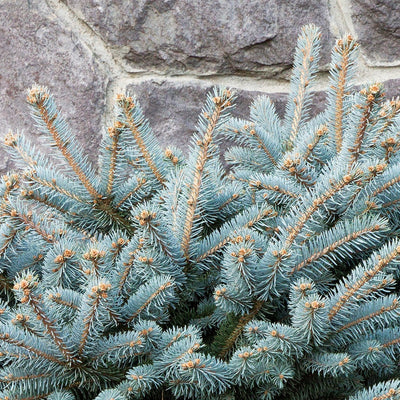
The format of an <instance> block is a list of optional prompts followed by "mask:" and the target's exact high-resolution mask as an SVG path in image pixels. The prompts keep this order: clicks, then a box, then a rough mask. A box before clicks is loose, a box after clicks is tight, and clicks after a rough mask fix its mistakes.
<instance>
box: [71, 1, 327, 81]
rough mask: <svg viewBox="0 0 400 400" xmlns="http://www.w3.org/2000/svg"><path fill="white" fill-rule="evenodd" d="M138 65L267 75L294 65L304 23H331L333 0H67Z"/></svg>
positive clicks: (325, 43) (181, 70)
mask: <svg viewBox="0 0 400 400" xmlns="http://www.w3.org/2000/svg"><path fill="white" fill-rule="evenodd" d="M63 2H64V3H66V4H67V5H68V6H69V7H71V8H72V9H73V10H74V11H75V12H76V14H77V15H78V16H79V17H80V18H82V19H83V20H85V21H86V22H87V23H88V24H89V25H90V26H91V27H92V28H93V30H94V31H95V32H97V33H98V34H99V35H101V37H102V38H103V39H104V40H105V41H107V42H108V43H109V44H110V45H111V46H112V47H113V48H114V50H115V51H117V50H119V51H121V50H123V51H124V52H125V59H126V60H127V61H129V63H130V64H131V65H132V66H133V67H135V68H143V69H146V70H148V69H150V70H151V69H154V68H156V69H157V70H162V71H167V72H169V73H184V72H190V71H194V72H196V73H201V74H213V73H218V74H221V73H222V74H226V73H233V72H234V73H241V74H250V75H251V74H261V75H264V76H272V75H274V74H276V73H278V72H281V71H283V70H285V69H287V68H288V66H289V65H290V63H291V62H292V59H293V46H294V44H295V43H296V39H297V36H298V34H299V31H300V27H301V26H302V25H304V24H306V23H311V22H314V23H317V24H318V25H320V26H322V27H324V38H323V43H322V48H323V51H322V52H323V54H324V61H327V60H328V57H327V56H329V52H330V51H329V48H330V45H331V42H332V38H331V34H330V32H329V8H328V1H327V0H292V1H290V2H288V1H280V0H263V1H260V0H236V1H230V0H216V1H214V0H213V1H211V0H192V1H187V0H141V1H125V0H87V1H84V2H82V1H80V0H63Z"/></svg>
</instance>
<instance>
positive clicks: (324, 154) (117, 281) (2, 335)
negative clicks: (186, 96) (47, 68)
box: [0, 25, 400, 400]
mask: <svg viewBox="0 0 400 400" xmlns="http://www.w3.org/2000/svg"><path fill="white" fill-rule="evenodd" d="M320 36H321V35H320V32H319V30H318V29H317V28H316V27H315V26H313V25H309V26H306V27H304V28H303V29H302V32H301V34H300V36H299V39H298V43H297V48H296V51H295V58H294V71H293V75H292V79H291V90H290V94H289V98H288V102H287V107H286V112H285V115H284V117H283V119H281V118H279V117H278V115H277V113H276V111H275V108H274V105H273V103H272V102H271V101H270V100H269V99H268V98H267V97H265V96H261V97H259V98H257V99H256V100H255V101H254V102H253V104H252V105H251V107H250V116H249V119H248V120H242V119H237V118H232V117H231V116H230V111H231V109H232V107H233V104H234V100H235V95H234V93H233V92H232V91H231V90H228V89H217V88H216V89H214V90H213V91H212V92H211V93H210V94H209V95H208V96H207V100H206V104H205V106H204V109H203V111H202V113H201V114H200V116H199V119H198V123H197V127H196V133H195V135H194V137H193V138H192V141H191V146H190V154H189V156H188V157H185V156H184V155H183V153H182V152H181V151H180V150H179V149H177V148H175V147H173V146H170V147H167V148H166V149H162V148H161V146H160V145H159V144H158V142H157V140H156V137H155V135H154V134H153V132H152V130H151V128H150V126H149V123H148V121H147V120H146V119H145V117H144V116H143V113H142V109H141V107H140V104H139V102H138V101H137V99H136V98H132V97H130V96H128V95H118V96H117V98H116V101H115V121H114V123H113V125H112V126H111V127H109V128H108V130H107V132H106V134H105V135H104V138H103V141H102V144H101V151H100V156H99V168H98V170H97V169H95V168H94V167H93V166H92V165H91V164H90V162H89V161H88V159H87V157H86V156H85V155H84V154H83V152H82V150H81V147H80V146H79V144H78V142H77V140H76V138H75V136H74V135H73V133H72V132H71V130H70V129H69V127H68V125H67V123H66V122H65V120H64V118H63V116H62V114H61V112H60V111H59V109H58V108H57V106H56V105H55V102H54V99H53V96H52V95H51V94H50V93H49V92H48V90H47V89H46V88H43V87H39V86H35V87H33V88H32V89H31V90H30V91H29V94H28V98H27V100H28V102H29V104H30V107H31V112H32V115H33V118H34V120H35V123H36V126H37V127H38V129H39V131H40V132H41V134H42V137H43V139H44V140H43V143H42V145H41V146H42V148H41V150H38V149H37V148H36V147H35V146H33V145H32V144H31V143H30V142H29V140H28V139H27V138H26V137H24V136H23V135H18V134H14V133H9V134H8V135H7V136H6V138H5V145H6V146H7V148H8V149H9V151H10V152H11V154H12V155H13V157H14V160H15V162H16V163H18V165H19V167H20V169H19V170H18V171H17V172H14V173H12V172H10V173H8V174H7V175H5V176H3V180H2V183H1V186H0V195H1V203H0V214H1V217H0V218H1V225H0V231H1V232H0V288H1V298H0V399H1V400H6V399H7V400H34V399H48V400H74V399H75V400H81V399H96V400H112V399H113V400H126V399H165V400H167V399H207V400H211V399H215V400H217V399H220V400H224V399H225V400H228V399H265V400H266V399H278V400H283V399H285V400H303V399H304V400H309V399H319V400H321V399H325V400H328V399H347V400H364V399H368V400H383V399H400V365H399V359H400V302H399V276H400V273H399V271H400V269H399V268H400V265H399V264H400V240H399V228H400V208H399V204H400V155H399V149H400V134H399V132H400V116H399V113H400V102H399V100H391V101H388V100H386V99H385V96H384V88H383V86H382V85H381V84H380V83H375V82H371V83H370V84H368V85H366V86H364V87H362V88H361V90H354V89H353V86H352V83H353V77H354V75H355V71H356V61H357V51H358V44H357V43H356V41H355V40H354V39H353V38H352V37H351V36H350V35H347V36H345V37H344V38H342V39H340V40H338V41H337V43H336V45H335V47H334V49H333V51H332V62H331V68H330V87H329V89H328V91H327V100H326V109H325V111H323V112H321V113H320V114H317V115H312V114H311V102H312V96H313V93H312V91H311V89H312V83H313V80H314V78H315V75H316V73H317V70H318V61H319V50H320V45H319V43H320ZM224 138H230V139H233V140H234V141H235V142H236V146H235V147H232V148H231V149H230V150H229V151H228V152H227V153H226V154H225V157H226V160H227V162H228V163H230V166H231V168H230V171H229V172H228V171H227V170H226V169H225V167H224V166H223V164H222V163H221V161H220V153H219V147H218V146H219V143H220V141H222V140H224ZM54 149H55V150H54ZM43 154H47V156H43ZM97 171H98V172H97Z"/></svg>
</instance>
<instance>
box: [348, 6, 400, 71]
mask: <svg viewBox="0 0 400 400" xmlns="http://www.w3.org/2000/svg"><path fill="white" fill-rule="evenodd" d="M352 17H353V21H354V25H355V28H356V32H357V36H358V39H359V41H360V43H361V46H362V47H361V49H362V51H363V53H364V54H365V56H366V59H367V60H368V62H369V63H370V64H380V63H382V62H384V63H385V62H388V63H394V62H396V61H397V62H398V64H400V2H399V1H398V0H395V1H394V0H378V1H377V0H352Z"/></svg>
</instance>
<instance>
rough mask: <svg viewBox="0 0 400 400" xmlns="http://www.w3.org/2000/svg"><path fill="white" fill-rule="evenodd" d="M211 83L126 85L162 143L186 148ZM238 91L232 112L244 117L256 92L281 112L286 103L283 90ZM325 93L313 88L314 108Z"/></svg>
mask: <svg viewBox="0 0 400 400" xmlns="http://www.w3.org/2000/svg"><path fill="white" fill-rule="evenodd" d="M211 88H212V86H210V85H203V84H199V83H197V82H182V83H181V82H168V81H165V80H164V81H162V80H161V81H155V80H149V81H146V82H143V83H141V84H135V85H129V86H128V87H127V90H128V92H129V93H132V94H135V96H136V97H137V99H138V100H139V103H140V104H141V106H142V108H143V111H144V113H145V115H146V117H147V118H148V120H149V122H150V124H151V126H152V128H153V131H154V133H155V134H156V136H157V137H158V140H159V141H160V142H161V144H162V145H163V146H167V145H169V144H173V145H175V146H178V147H179V148H181V149H182V150H183V151H185V150H187V147H188V144H189V142H190V138H191V136H192V134H193V132H194V131H195V125H196V122H197V119H198V115H199V114H200V112H201V110H202V107H203V105H204V103H205V100H206V96H207V92H208V91H209V90H211ZM232 89H234V90H235V91H236V92H237V100H236V102H235V108H234V110H233V112H232V114H233V115H234V116H236V117H240V118H245V119H247V118H248V116H249V107H250V104H251V103H252V101H253V100H254V99H255V98H256V97H257V96H259V95H268V96H269V97H270V98H271V99H272V101H273V102H274V104H275V107H276V110H277V112H278V113H279V114H280V115H281V116H282V115H283V114H284V111H285V106H286V97H287V94H286V93H273V94H268V93H265V92H256V91H246V90H238V89H235V88H234V87H233V88H232ZM324 97H325V96H324V93H321V92H316V93H315V99H314V110H315V111H316V112H317V111H321V110H322V108H323V106H324V103H323V100H324Z"/></svg>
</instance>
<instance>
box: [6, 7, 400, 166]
mask: <svg viewBox="0 0 400 400" xmlns="http://www.w3.org/2000/svg"><path fill="white" fill-rule="evenodd" d="M309 22H312V23H315V24H317V25H319V26H320V27H321V29H322V32H323V39H322V59H321V72H320V73H319V75H318V80H317V83H316V85H315V86H314V90H315V91H316V92H317V93H316V97H315V101H314V106H315V107H316V108H317V109H322V108H323V106H324V105H323V100H324V95H323V92H322V91H323V90H325V89H326V88H327V86H328V73H327V68H328V64H329V58H330V50H331V46H332V45H333V44H334V40H335V38H337V37H339V36H340V35H342V34H344V33H347V32H349V33H351V34H352V35H354V36H356V37H357V38H358V39H359V42H360V43H361V45H362V50H361V54H362V58H361V60H360V69H359V73H358V75H357V81H358V83H359V84H362V83H366V82H371V81H381V82H384V83H385V85H386V88H387V94H388V95H389V96H390V97H391V96H395V95H397V94H399V95H400V2H399V1H394V0H375V1H374V0H331V1H328V0H0V38H1V40H0V94H1V100H0V121H1V125H0V136H4V135H5V134H6V133H7V132H8V130H9V129H12V130H14V131H21V130H22V131H24V132H25V133H26V134H28V135H29V136H30V137H31V138H33V139H34V138H35V136H37V134H38V133H37V131H36V129H35V127H34V124H33V122H32V120H31V119H30V117H29V114H28V112H27V111H28V107H27V104H26V102H25V97H26V89H27V88H29V87H30V86H31V85H32V84H33V83H35V82H36V83H38V84H41V85H46V86H48V87H49V88H50V90H51V91H52V92H53V94H54V95H55V96H56V99H57V102H58V104H59V105H60V106H61V107H62V110H63V112H64V114H65V116H66V118H67V119H68V121H69V123H70V125H71V127H72V129H73V131H74V132H76V133H77V135H78V137H79V140H80V142H81V143H82V145H83V146H84V147H85V148H86V149H87V150H88V152H90V157H91V159H92V160H95V156H96V153H97V148H98V144H99V142H100V139H101V135H102V134H103V131H105V127H106V126H107V124H110V123H111V121H112V107H113V98H114V96H115V94H116V93H118V92H121V91H125V90H129V91H130V92H131V93H134V94H136V95H137V96H138V98H139V100H140V103H141V104H142V106H143V107H144V109H145V112H146V115H147V117H148V118H149V120H150V122H151V123H152V126H153V129H154V130H155V132H156V134H157V135H158V136H159V137H160V138H161V141H162V143H164V144H165V145H167V144H169V143H174V144H177V145H179V146H181V147H185V146H186V144H187V142H188V138H189V137H190V135H191V132H192V131H193V129H194V125H195V123H196V120H197V115H198V113H199V112H200V110H201V107H202V104H203V102H204V99H205V93H206V91H207V90H208V89H209V88H210V87H212V86H213V85H224V86H229V87H232V88H236V89H237V91H238V94H239V99H238V102H237V103H238V106H237V108H236V111H235V113H236V114H237V115H239V116H246V115H247V113H248V106H249V104H250V101H251V99H252V98H253V97H254V96H255V95H256V94H257V93H261V92H262V93H267V94H269V95H270V96H271V97H273V98H274V99H275V101H276V102H277V107H278V110H279V111H280V112H281V113H282V112H283V110H284V101H285V97H286V93H287V91H288V90H289V81H288V79H289V77H290V68H291V62H292V57H293V50H294V47H295V44H296V38H297V35H298V33H299V30H300V27H301V26H302V25H303V24H306V23H309ZM11 166H12V161H11V160H10V159H9V158H8V156H7V155H6V154H5V153H4V151H2V150H0V171H5V170H7V169H9V168H10V167H11Z"/></svg>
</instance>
